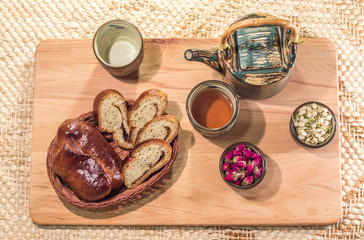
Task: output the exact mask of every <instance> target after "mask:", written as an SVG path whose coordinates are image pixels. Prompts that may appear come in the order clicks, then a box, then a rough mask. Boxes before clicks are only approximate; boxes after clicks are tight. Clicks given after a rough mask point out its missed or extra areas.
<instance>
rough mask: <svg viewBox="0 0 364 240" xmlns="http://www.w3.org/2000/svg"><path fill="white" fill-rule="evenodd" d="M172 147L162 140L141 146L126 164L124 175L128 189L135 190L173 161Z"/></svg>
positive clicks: (147, 142)
mask: <svg viewBox="0 0 364 240" xmlns="http://www.w3.org/2000/svg"><path fill="white" fill-rule="evenodd" d="M171 155H172V147H171V146H170V145H169V144H168V143H167V142H165V141H163V140H160V139H150V140H147V141H144V142H143V143H141V144H139V145H138V146H137V147H136V148H134V150H133V151H132V152H131V154H130V156H129V158H128V159H127V160H126V162H125V163H124V166H123V168H122V172H121V173H122V175H123V177H124V184H125V186H126V187H127V188H135V187H137V186H138V185H139V184H141V183H142V182H143V181H144V180H145V179H147V178H148V177H149V176H150V175H151V174H152V173H154V172H155V171H158V170H159V169H161V168H162V167H163V166H164V165H166V164H167V163H168V161H169V160H170V159H171Z"/></svg>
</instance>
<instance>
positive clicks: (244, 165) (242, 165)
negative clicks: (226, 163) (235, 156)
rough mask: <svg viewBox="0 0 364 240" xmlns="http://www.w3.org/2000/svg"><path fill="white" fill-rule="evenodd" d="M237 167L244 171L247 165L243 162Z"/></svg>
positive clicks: (237, 164)
mask: <svg viewBox="0 0 364 240" xmlns="http://www.w3.org/2000/svg"><path fill="white" fill-rule="evenodd" d="M235 165H236V166H237V167H239V168H240V169H244V168H245V167H246V163H245V162H243V161H240V162H237V163H236V164H235Z"/></svg>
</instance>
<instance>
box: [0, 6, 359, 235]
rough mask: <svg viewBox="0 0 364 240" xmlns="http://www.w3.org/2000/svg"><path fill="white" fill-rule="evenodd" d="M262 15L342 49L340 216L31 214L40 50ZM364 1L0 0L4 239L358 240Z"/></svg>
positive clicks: (212, 29)
mask: <svg viewBox="0 0 364 240" xmlns="http://www.w3.org/2000/svg"><path fill="white" fill-rule="evenodd" d="M253 12H264V13H268V14H272V15H275V16H277V17H281V18H286V19H289V20H291V21H293V22H295V23H296V24H297V25H298V26H299V27H300V35H301V36H304V37H323V38H329V39H332V40H333V41H334V42H335V44H336V46H337V51H338V70H339V72H338V76H339V78H338V81H339V94H340V96H339V98H340V113H341V114H340V118H339V120H340V122H341V128H340V131H339V132H340V138H341V143H342V148H341V161H342V167H341V168H342V196H343V199H342V206H343V209H342V218H341V220H340V221H339V222H338V223H337V224H334V225H331V226H328V227H259V228H257V227H115V226H110V227H105V226H103V227H102V226H39V225H37V224H35V223H34V222H32V220H31V218H30V217H29V211H28V209H29V182H30V161H31V159H30V150H31V137H32V132H31V130H32V106H33V87H34V83H33V82H34V79H33V77H34V60H35V59H34V56H35V51H36V46H37V45H38V43H39V42H40V41H42V40H44V39H56V38H92V37H93V34H94V32H95V30H96V29H97V28H98V26H100V25H101V24H102V23H104V22H106V21H108V20H110V19H114V18H122V19H126V20H128V21H131V22H132V23H134V24H135V25H137V26H138V27H139V28H140V30H141V32H142V33H143V35H144V36H145V37H189V38H196V37H197V38H204V37H216V38H218V37H220V36H221V34H222V33H223V30H224V29H225V28H226V27H227V26H228V25H229V24H230V23H231V22H233V21H234V20H235V19H237V18H239V17H240V16H243V15H245V14H248V13H253ZM363 14H364V0H347V1H343V0H327V1H320V0H315V1H300V0H298V1H289V0H276V1H272V0H262V1H242V0H229V1H226V2H224V1H220V0H189V1H187V0H186V1H182V0H181V1H170V2H169V1H162V0H161V1H157V0H148V1H136V0H125V1H117V0H115V1H100V0H73V1H67V0H54V1H52V2H51V1H42V0H36V1H34V0H18V1H16V0H2V1H0V33H1V34H0V36H1V41H0V59H1V60H0V90H1V91H0V114H1V118H0V165H1V166H0V239H360V238H364V231H363V218H364V194H363V192H364V187H363V183H364V176H363V170H364V153H363V137H364V135H363V127H364V120H363V108H364V81H363V77H364V71H363V68H364V54H363V53H364V51H363V47H364V17H363Z"/></svg>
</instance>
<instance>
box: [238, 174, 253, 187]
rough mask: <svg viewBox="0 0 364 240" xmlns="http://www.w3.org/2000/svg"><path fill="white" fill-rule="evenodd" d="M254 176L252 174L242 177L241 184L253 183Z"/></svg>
mask: <svg viewBox="0 0 364 240" xmlns="http://www.w3.org/2000/svg"><path fill="white" fill-rule="evenodd" d="M253 180H254V177H253V176H247V177H246V178H244V180H243V182H242V183H241V185H242V186H248V185H250V184H252V183H253Z"/></svg>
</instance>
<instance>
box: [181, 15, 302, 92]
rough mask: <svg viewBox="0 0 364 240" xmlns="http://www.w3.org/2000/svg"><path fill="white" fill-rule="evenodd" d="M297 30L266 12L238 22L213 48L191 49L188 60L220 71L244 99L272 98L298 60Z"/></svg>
mask: <svg viewBox="0 0 364 240" xmlns="http://www.w3.org/2000/svg"><path fill="white" fill-rule="evenodd" d="M298 39H299V35H298V29H297V27H296V26H294V25H293V24H292V23H291V22H289V21H288V20H284V19H279V18H276V17H273V16H271V15H267V14H250V15H247V16H244V17H242V18H240V19H238V20H237V21H235V22H234V23H233V24H232V25H230V27H229V28H228V29H227V30H226V31H225V33H224V34H223V35H222V37H221V39H220V45H219V46H218V47H215V48H213V49H209V50H202V49H188V50H187V51H186V52H185V54H184V56H185V59H186V60H188V61H200V62H204V63H206V64H207V65H209V66H211V67H212V68H214V69H216V70H217V71H219V72H220V73H221V74H222V75H223V78H224V81H226V82H228V83H229V84H230V85H231V86H232V87H233V88H234V90H235V91H236V93H237V94H238V95H239V96H241V97H242V98H248V99H266V98H270V97H272V96H274V95H276V94H277V93H279V92H280V91H282V90H283V88H284V87H285V86H286V85H287V83H288V80H289V79H290V77H291V74H292V70H293V67H294V64H295V61H296V51H297V42H298Z"/></svg>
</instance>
